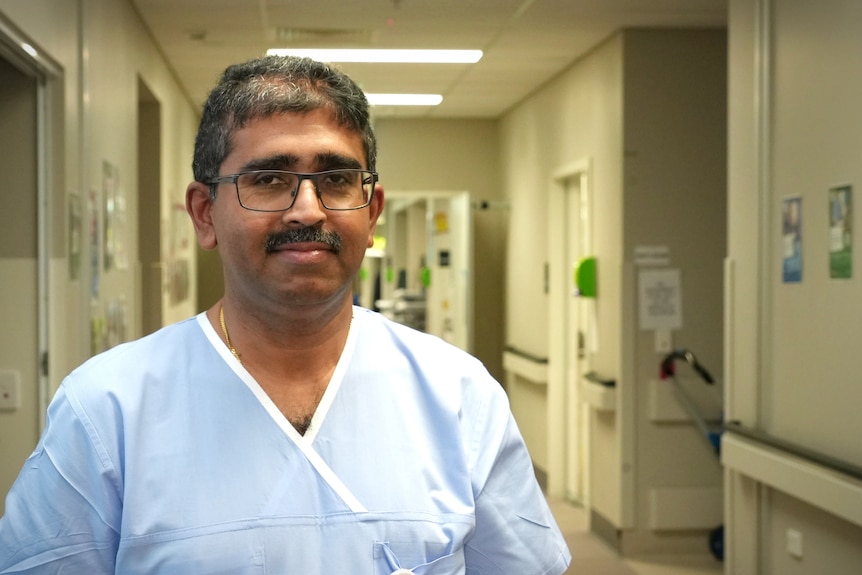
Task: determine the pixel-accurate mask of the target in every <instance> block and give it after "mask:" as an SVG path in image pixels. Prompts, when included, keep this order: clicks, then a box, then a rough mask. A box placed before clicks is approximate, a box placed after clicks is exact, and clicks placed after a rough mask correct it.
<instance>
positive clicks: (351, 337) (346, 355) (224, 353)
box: [198, 312, 357, 444]
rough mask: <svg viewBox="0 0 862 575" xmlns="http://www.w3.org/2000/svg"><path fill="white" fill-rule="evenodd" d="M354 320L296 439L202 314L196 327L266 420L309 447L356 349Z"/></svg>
mask: <svg viewBox="0 0 862 575" xmlns="http://www.w3.org/2000/svg"><path fill="white" fill-rule="evenodd" d="M356 321H357V318H356V317H355V314H354V318H353V320H352V321H351V322H350V328H349V331H348V332H347V340H346V341H345V343H344V349H343V350H342V351H341V356H340V357H339V358H338V363H337V364H336V365H335V370H334V371H333V372H332V377H331V378H330V380H329V384H328V385H327V386H326V390H325V391H324V392H323V397H321V398H320V403H319V404H318V405H317V409H316V410H315V411H314V415H313V416H312V419H311V425H309V427H308V430H307V431H306V432H305V435H300V434H299V432H298V431H296V429H295V428H294V427H293V425H291V423H290V421H288V419H287V418H286V417H285V416H284V414H283V413H282V412H281V410H279V409H278V407H276V405H275V403H274V402H273V401H272V399H270V397H269V396H268V395H267V394H266V392H265V391H264V390H263V388H262V387H261V386H260V384H259V383H258V382H257V380H256V379H254V377H253V376H252V375H251V374H250V373H249V372H248V370H247V369H246V368H245V367H244V366H243V365H242V363H240V362H239V360H237V358H236V357H234V355H233V354H232V353H231V351H230V349H229V348H228V347H227V345H225V343H224V342H223V341H222V339H221V338H220V337H219V336H218V333H217V332H216V330H215V327H214V326H213V325H212V323H211V322H210V321H209V318H208V317H207V315H206V312H201V313H200V314H199V315H198V323H199V324H200V325H201V328H202V329H203V331H204V334H205V335H206V336H207V339H209V341H210V343H211V344H212V346H213V347H214V348H215V350H216V351H217V352H218V353H219V355H220V356H221V357H222V359H223V360H224V361H225V363H227V365H228V366H229V367H230V368H231V370H233V372H234V373H236V375H237V376H238V377H239V378H240V379H241V380H242V382H243V383H245V384H246V386H247V387H248V388H249V389H250V390H251V392H252V393H253V394H254V396H255V397H256V398H257V399H258V401H259V402H260V403H261V405H262V406H263V407H264V409H266V411H267V413H269V415H270V417H272V419H273V420H274V421H275V422H276V423H277V424H278V426H279V427H280V428H281V429H282V431H284V433H285V434H286V435H287V436H288V437H290V438H291V439H292V440H293V441H294V442H295V443H297V444H303V443H306V444H311V443H313V442H314V438H315V437H316V436H317V431H318V430H319V429H320V426H321V425H322V424H323V421H324V419H325V418H326V414H327V413H328V412H329V408H330V407H331V406H332V402H333V401H334V399H335V396H336V394H337V393H338V389H339V388H340V387H341V382H342V381H343V380H344V374H345V372H346V371H347V367H348V366H349V365H350V359H351V357H353V350H354V349H355V347H356V332H357V330H356V327H355V324H356Z"/></svg>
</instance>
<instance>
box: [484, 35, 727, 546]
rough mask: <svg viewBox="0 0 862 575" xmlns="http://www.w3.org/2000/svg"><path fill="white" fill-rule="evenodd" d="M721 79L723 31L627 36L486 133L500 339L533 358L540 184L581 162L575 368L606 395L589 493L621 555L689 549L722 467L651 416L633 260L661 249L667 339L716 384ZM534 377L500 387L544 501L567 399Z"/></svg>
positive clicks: (543, 308) (543, 212) (544, 325)
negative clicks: (493, 178) (670, 311)
mask: <svg viewBox="0 0 862 575" xmlns="http://www.w3.org/2000/svg"><path fill="white" fill-rule="evenodd" d="M725 78H726V39H725V35H724V33H723V32H722V31H714V30H691V31H685V30H627V31H624V32H622V33H620V34H617V35H615V36H614V37H612V38H611V39H609V40H608V41H606V42H605V43H603V44H602V45H601V46H599V47H597V48H596V49H595V50H594V51H593V52H592V53H591V54H589V55H588V56H586V57H585V58H583V59H582V60H580V61H579V62H577V63H576V64H575V65H574V66H573V67H572V68H571V69H569V70H568V71H567V72H565V73H564V74H562V75H561V76H559V77H558V78H556V79H555V80H554V81H552V82H551V83H550V84H548V85H547V86H546V87H544V88H543V89H542V90H540V91H539V92H537V93H536V94H534V95H533V96H531V97H530V98H528V99H527V100H526V101H524V102H523V103H522V104H520V105H519V106H518V107H516V108H515V109H514V110H513V111H511V112H510V113H508V114H507V115H506V116H505V117H504V118H503V119H502V122H501V125H502V132H501V134H502V135H501V137H502V149H503V159H502V162H503V165H504V170H505V175H506V180H505V182H504V189H505V190H506V194H507V197H508V199H509V201H510V202H511V205H512V220H511V226H510V234H509V252H508V260H507V284H506V291H507V300H506V301H507V306H506V321H507V330H506V333H507V342H506V343H507V344H509V345H513V346H515V347H517V348H519V349H522V350H524V351H526V352H528V353H531V354H533V355H535V356H538V357H548V355H549V349H550V348H551V345H552V342H550V341H549V332H550V329H549V324H550V323H551V316H552V315H553V314H559V313H561V311H560V310H558V309H553V310H551V309H549V307H550V306H549V296H548V294H547V293H545V273H544V267H545V265H546V264H548V263H549V260H550V258H551V255H550V253H549V246H552V247H553V246H554V244H555V243H559V242H562V241H563V238H562V237H550V238H549V237H548V232H547V230H548V222H549V217H548V204H549V201H550V198H551V195H550V194H551V189H552V184H551V182H552V179H553V176H554V174H555V173H557V172H558V171H559V170H560V169H561V168H563V167H565V166H568V165H571V164H573V163H577V162H582V161H585V160H586V161H587V162H588V164H589V165H590V166H591V170H590V174H591V181H592V184H591V190H590V193H591V203H592V218H593V222H592V246H593V250H592V252H593V254H594V255H595V256H596V259H597V262H598V263H597V269H598V282H597V283H598V296H597V298H596V301H595V317H596V321H597V330H596V333H597V336H596V341H595V342H594V344H593V346H594V347H591V350H590V351H591V353H589V354H588V358H587V360H586V361H585V362H584V363H585V366H582V367H586V368H587V369H590V370H594V371H596V372H597V373H598V374H599V375H600V376H602V377H605V378H609V379H614V380H616V383H617V387H616V400H615V401H616V404H615V405H616V406H615V409H613V410H611V411H602V412H591V413H590V425H589V434H590V441H589V451H590V458H589V493H588V497H589V505H590V507H591V510H592V511H594V512H595V513H597V514H598V515H599V516H601V517H602V518H604V519H605V520H606V521H607V522H608V524H609V525H610V527H611V528H612V530H613V531H615V535H614V537H616V538H617V541H616V542H617V543H619V544H620V546H621V548H622V550H623V551H624V552H626V553H651V552H653V553H657V552H668V551H686V552H698V550H700V551H701V552H703V551H704V550H705V543H704V542H705V539H706V532H707V531H708V529H711V528H712V527H715V526H717V525H718V524H719V523H720V522H721V480H722V476H721V468H720V465H719V462H718V459H717V457H716V456H715V454H714V453H713V452H712V451H711V449H710V447H709V445H708V444H707V443H706V439H705V438H703V437H701V436H700V434H699V432H698V431H697V430H696V429H695V428H694V427H693V426H692V425H690V424H688V425H679V424H678V423H677V424H674V425H671V426H668V425H667V423H666V422H661V421H655V420H654V418H653V416H652V415H651V411H650V409H651V405H652V403H651V396H650V390H651V389H652V387H651V383H653V382H654V380H655V379H656V376H657V373H658V364H659V362H660V360H661V358H662V355H661V354H658V353H657V352H656V350H655V343H654V333H653V332H652V331H649V332H646V331H640V330H639V328H638V323H637V307H636V291H635V290H636V284H637V269H636V267H635V265H634V263H633V259H634V257H633V254H634V250H635V247H637V246H664V247H665V248H667V249H668V254H669V265H670V267H674V268H678V269H680V270H681V272H682V274H683V278H684V280H683V281H684V283H683V306H684V316H685V321H684V324H683V328H682V329H680V330H677V331H676V332H675V333H674V337H675V338H676V340H677V343H679V344H680V345H685V346H687V347H691V348H692V349H693V350H694V351H697V352H699V353H698V355H699V356H701V359H702V360H703V362H704V364H705V365H709V366H710V367H711V368H712V371H713V372H714V373H715V374H716V375H720V371H721V365H722V354H721V345H722V329H721V328H722V313H721V309H722V260H723V257H724V249H725V237H726V236H725V225H726V211H725V202H726V195H725V189H726V176H725V167H726V160H725V150H726V147H725V143H726V137H725V130H726V128H725V127H726V116H725V110H726V105H725V102H726V84H725ZM524 190H528V191H529V193H524ZM550 265H554V264H553V262H550ZM555 273H556V272H554V271H552V272H551V275H552V276H553V275H554V274H555ZM584 371H586V369H584ZM549 374H550V378H549V381H548V382H547V385H546V386H544V387H542V386H536V384H535V383H532V382H529V381H525V380H524V379H523V378H521V377H510V378H509V381H510V386H509V394H510V397H511V400H512V404H513V410H514V412H515V416H516V418H517V419H518V421H519V425H520V426H521V428H522V430H523V431H524V435H525V438H526V439H527V441H528V445H529V447H530V449H531V453H532V456H533V458H534V461H535V462H536V464H537V466H538V467H540V468H542V469H544V470H550V475H551V476H550V478H549V485H550V486H551V489H552V491H557V490H559V489H560V486H561V484H562V483H561V481H559V480H558V479H555V477H554V474H559V473H562V472H564V470H561V469H560V465H559V460H560V459H565V457H566V452H565V449H566V447H565V441H560V440H559V438H558V431H557V430H555V429H554V426H555V425H560V424H561V420H560V419H559V418H557V419H555V413H556V411H557V407H556V406H557V404H559V403H560V402H561V401H566V399H565V398H566V397H567V393H571V391H569V392H567V391H566V390H564V389H560V388H561V387H562V386H563V385H564V382H563V381H562V374H560V373H559V370H556V369H555V366H554V365H553V361H552V363H551V365H550V367H549ZM660 399H661V400H662V401H665V402H674V401H675V400H674V399H673V397H672V396H671V397H670V399H667V398H666V397H665V396H664V395H662V396H660ZM718 401H720V399H719V400H718ZM570 440H571V438H570ZM680 461H685V462H686V463H687V464H686V465H684V466H683V465H679V463H677V462H680ZM699 494H705V495H706V498H707V499H708V501H709V502H708V504H707V505H701V507H704V508H705V509H704V510H703V512H696V511H694V510H690V512H689V513H688V514H689V515H690V516H692V515H693V516H694V517H689V518H688V519H686V521H685V522H683V521H682V520H680V519H677V518H679V517H682V516H684V515H685V512H683V511H682V510H683V509H686V508H688V507H689V506H690V503H691V502H692V499H693V498H696V497H697V496H698V495H699ZM655 525H660V526H661V531H662V532H661V533H658V532H656V531H655V530H654V529H653V526H655Z"/></svg>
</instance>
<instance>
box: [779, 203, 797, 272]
mask: <svg viewBox="0 0 862 575" xmlns="http://www.w3.org/2000/svg"><path fill="white" fill-rule="evenodd" d="M781 217H782V232H781V233H782V236H781V246H782V272H783V273H782V275H783V278H784V283H799V282H801V281H802V198H800V197H798V196H796V197H792V198H784V200H783V205H782V207H781Z"/></svg>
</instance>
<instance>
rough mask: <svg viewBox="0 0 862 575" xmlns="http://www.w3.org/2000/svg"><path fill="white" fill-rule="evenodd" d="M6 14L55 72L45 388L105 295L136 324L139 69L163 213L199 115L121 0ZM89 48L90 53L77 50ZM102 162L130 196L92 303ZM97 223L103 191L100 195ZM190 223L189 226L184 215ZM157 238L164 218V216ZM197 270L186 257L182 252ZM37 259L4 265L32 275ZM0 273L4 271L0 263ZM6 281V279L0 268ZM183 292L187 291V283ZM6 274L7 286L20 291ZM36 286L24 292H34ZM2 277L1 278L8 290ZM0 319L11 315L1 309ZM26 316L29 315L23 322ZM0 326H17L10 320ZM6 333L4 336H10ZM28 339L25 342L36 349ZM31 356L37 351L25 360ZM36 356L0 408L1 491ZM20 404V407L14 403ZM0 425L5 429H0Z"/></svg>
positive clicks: (172, 311) (134, 330) (32, 418)
mask: <svg viewBox="0 0 862 575" xmlns="http://www.w3.org/2000/svg"><path fill="white" fill-rule="evenodd" d="M0 11H2V16H3V17H5V18H6V19H7V20H8V21H10V22H11V23H12V24H13V26H14V27H15V28H17V29H18V30H20V31H21V33H22V34H23V36H24V37H25V38H26V39H27V40H29V41H30V42H31V43H32V44H33V45H34V46H36V47H37V49H39V50H40V51H42V52H43V53H44V54H45V55H46V57H47V59H48V60H50V61H51V62H53V63H55V64H56V68H57V69H58V71H59V74H58V75H57V76H56V77H51V78H50V79H49V80H48V85H49V110H50V118H51V122H52V124H51V129H52V132H51V134H50V135H49V143H48V150H47V157H48V177H49V180H48V182H49V183H48V197H49V209H48V214H47V217H48V222H49V225H48V226H47V227H48V229H49V231H48V238H47V240H48V246H49V249H48V260H49V261H48V262H47V268H48V270H49V284H48V299H49V302H48V316H49V317H48V318H47V319H48V322H49V326H50V328H49V331H48V339H49V342H48V349H49V351H50V361H49V375H48V388H49V389H48V393H47V395H50V393H52V392H53V390H54V389H56V387H57V386H58V385H59V383H60V381H61V379H62V377H64V376H65V374H66V373H68V372H69V371H70V370H71V369H73V368H74V367H75V366H76V365H78V364H79V363H81V362H82V361H83V360H85V359H86V358H87V357H88V356H89V354H90V318H91V317H92V316H95V317H104V315H105V314H106V312H107V309H108V306H109V304H110V303H111V302H125V305H126V335H125V339H132V338H135V337H137V336H138V335H140V325H139V321H138V318H139V313H138V307H139V305H140V292H141V290H140V270H139V266H138V252H137V249H138V239H137V238H138V234H139V231H140V230H138V227H137V221H138V220H137V211H138V206H137V195H138V194H137V182H138V165H137V162H138V156H137V146H138V140H137V110H138V90H137V88H138V80H139V78H140V79H142V80H143V81H144V82H145V83H146V85H147V86H148V87H149V88H150V89H151V90H152V93H153V94H154V95H155V97H156V99H157V100H158V102H159V105H160V106H161V112H162V114H161V118H162V120H161V121H162V129H161V134H162V137H161V143H160V149H161V157H160V162H161V170H160V171H161V176H160V177H159V175H158V174H156V177H159V179H160V181H159V182H158V184H159V186H160V189H161V198H160V200H161V202H160V203H161V210H162V219H163V221H171V208H172V206H174V205H175V204H177V203H181V202H183V196H184V191H185V186H186V184H187V183H188V181H189V180H190V179H191V167H190V164H191V150H192V145H193V139H194V132H195V130H196V127H197V110H196V109H195V107H194V106H193V105H192V104H190V102H189V100H188V99H187V98H186V96H185V94H183V92H182V91H181V90H180V88H179V86H178V84H177V82H176V79H175V78H174V77H173V75H172V72H171V71H170V69H169V68H168V67H167V65H166V63H165V62H164V60H163V58H162V56H161V54H160V52H159V51H158V49H157V48H156V46H155V45H154V44H153V42H152V39H151V38H150V36H149V35H148V33H147V31H146V29H145V28H144V26H143V25H142V23H141V21H140V19H139V18H138V16H137V14H136V13H135V12H134V10H133V9H132V7H131V3H129V2H127V1H126V0H81V1H80V2H69V1H66V0H36V1H34V0H7V1H5V2H3V3H2V6H0ZM85 54H86V57H85ZM105 161H107V162H110V163H111V164H112V165H114V166H116V168H117V170H118V173H119V189H120V190H121V192H122V194H123V196H124V197H125V198H126V201H127V205H126V212H125V216H126V217H125V219H124V220H122V221H120V222H118V226H117V227H116V228H115V229H116V230H117V232H118V233H119V234H120V235H121V239H122V245H123V246H124V251H125V254H126V257H127V264H128V265H127V266H125V268H124V269H113V270H110V271H105V270H104V268H102V269H101V270H100V281H99V283H100V289H99V294H98V297H97V298H95V300H94V301H93V302H92V303H91V290H90V285H91V284H90V277H91V275H90V266H89V262H90V256H91V255H92V251H91V250H92V246H91V245H90V242H89V238H88V236H87V198H88V195H89V192H90V191H94V192H96V193H97V196H98V195H99V194H100V193H101V191H102V189H103V181H102V165H103V162H105ZM73 196H75V197H77V198H79V199H80V201H81V207H82V210H83V213H82V216H83V217H84V221H83V232H84V236H83V245H82V248H83V250H82V253H81V256H82V257H81V268H80V277H79V279H77V280H72V279H71V278H70V272H69V261H68V258H67V253H68V252H67V250H68V246H69V244H68V223H67V222H68V217H69V212H68V205H69V202H70V198H71V197H73ZM98 209H99V212H100V213H99V221H100V226H101V225H102V222H103V220H102V214H101V210H102V209H103V202H101V201H99V202H98ZM188 229H189V230H191V226H190V224H189V228H188ZM155 233H160V234H161V241H162V244H163V246H164V245H167V243H168V242H169V240H170V237H171V235H170V228H169V227H168V226H165V225H163V226H162V229H161V230H159V231H157V232H155ZM190 266H191V275H190V277H191V278H192V282H194V279H193V278H194V275H195V274H194V258H193V257H191V258H190ZM36 271H37V267H36V262H33V264H32V265H28V266H27V270H26V273H25V274H23V275H22V273H21V270H19V271H18V272H16V273H15V274H10V275H9V276H8V277H9V278H13V277H23V276H27V277H33V276H34V275H35V273H36ZM4 277H7V276H6V273H5V272H4ZM4 281H5V280H4ZM190 287H191V293H192V294H194V288H195V286H194V283H192V285H191V286H190ZM21 289H23V288H22V286H21V285H20V284H15V285H12V286H11V287H10V288H9V290H8V291H9V293H10V294H11V293H16V292H18V291H20V290H21ZM32 291H33V290H32V289H29V292H30V293H32ZM6 292H7V288H5V287H4V293H6ZM163 305H164V307H165V309H164V311H165V313H164V317H165V321H172V320H173V319H176V318H179V317H186V316H188V315H190V314H191V313H193V308H194V297H193V296H192V297H191V298H189V299H188V300H187V301H185V302H182V303H180V304H179V305H169V304H168V302H167V300H166V299H165V300H163ZM3 320H4V322H9V321H16V322H17V321H19V320H13V318H12V317H11V316H9V315H8V314H6V313H4V315H3ZM27 323H28V324H32V323H33V322H27ZM7 337H18V336H16V335H15V334H13V333H12V332H9V334H8V335H7ZM8 343H9V342H3V345H2V346H0V347H6V346H7V345H8ZM36 351H37V350H36V345H35V344H34V345H33V346H32V349H31V353H32V355H33V356H34V357H35V354H36ZM33 363H34V364H35V362H33ZM35 373H36V370H35V365H34V366H33V367H32V369H31V370H30V371H29V372H28V374H29V375H28V376H27V377H26V378H25V379H24V381H23V387H24V388H25V393H26V395H25V398H26V400H27V401H26V403H25V405H24V407H23V408H22V410H19V411H18V412H14V413H13V414H9V413H3V412H0V426H4V425H6V424H7V423H8V422H10V421H12V420H13V419H14V420H15V422H16V423H15V424H14V428H13V429H9V430H7V428H6V427H3V437H15V438H16V441H15V443H14V445H13V444H12V443H11V442H8V441H6V442H2V441H0V482H2V484H0V492H4V493H5V491H6V489H8V487H9V485H10V484H11V478H12V477H14V475H15V474H17V471H18V469H20V466H21V464H22V462H23V459H24V457H25V456H26V454H27V453H29V452H30V451H31V450H32V449H33V447H34V446H35V443H36V439H37V437H38V431H39V429H38V427H39V416H38V413H39V412H41V411H42V409H41V407H40V406H39V400H38V399H37V391H36V390H37V389H38V381H37V380H36V377H37V376H36V375H35ZM25 411H26V413H27V414H28V415H27V416H26V417H23V418H20V417H18V418H16V417H15V414H24V413H25ZM7 431H8V433H7Z"/></svg>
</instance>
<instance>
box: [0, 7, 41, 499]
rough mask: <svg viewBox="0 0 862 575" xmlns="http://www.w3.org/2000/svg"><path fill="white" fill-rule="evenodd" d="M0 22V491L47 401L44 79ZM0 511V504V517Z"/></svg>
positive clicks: (33, 56) (28, 446)
mask: <svg viewBox="0 0 862 575" xmlns="http://www.w3.org/2000/svg"><path fill="white" fill-rule="evenodd" d="M40 62H43V61H42V60H40V58H39V55H38V52H36V50H35V49H33V48H32V46H31V45H30V44H28V43H27V42H26V41H25V40H24V39H23V38H21V37H20V36H18V35H17V33H16V32H15V31H14V29H13V28H12V27H11V26H9V25H8V24H7V23H6V22H5V21H3V20H2V19H0V173H2V174H3V180H4V186H3V193H2V194H0V293H2V297H0V322H2V323H0V325H3V326H6V329H4V330H3V331H2V332H0V438H14V439H13V440H11V441H0V460H2V461H4V462H7V463H8V464H7V465H4V466H2V467H0V493H6V491H7V490H8V489H9V487H10V486H11V484H12V482H13V481H14V479H15V476H16V475H17V472H18V470H19V469H20V467H21V465H22V464H23V462H24V460H25V459H26V458H27V456H28V455H29V454H30V453H31V452H32V450H33V448H34V447H35V445H36V442H37V440H38V436H39V433H40V431H41V428H42V426H43V425H44V418H45V410H46V406H47V401H48V395H49V393H48V369H49V357H48V325H49V321H48V309H49V306H48V303H47V302H48V285H49V284H48V259H49V250H50V247H49V242H48V228H49V226H48V223H47V222H48V221H49V219H48V218H49V214H48V211H49V206H48V199H47V198H48V197H49V194H48V192H47V189H48V186H49V181H50V173H51V172H50V170H49V166H48V161H49V160H48V158H50V154H49V152H48V134H49V133H50V126H49V124H50V114H49V113H48V110H49V101H51V99H50V98H49V96H48V89H47V85H48V80H47V78H48V75H47V73H46V71H45V69H44V68H43V66H42V65H41V64H40ZM2 511H3V505H2V500H0V512H2Z"/></svg>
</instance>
